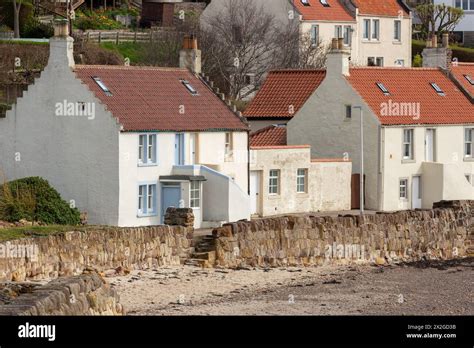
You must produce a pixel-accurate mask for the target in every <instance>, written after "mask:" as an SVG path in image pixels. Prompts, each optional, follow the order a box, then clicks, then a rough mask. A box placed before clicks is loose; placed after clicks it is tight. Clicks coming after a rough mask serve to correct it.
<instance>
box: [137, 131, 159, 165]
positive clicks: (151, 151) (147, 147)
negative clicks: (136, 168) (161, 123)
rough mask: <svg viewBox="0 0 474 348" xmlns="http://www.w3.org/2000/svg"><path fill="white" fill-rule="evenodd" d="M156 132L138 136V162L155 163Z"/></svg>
mask: <svg viewBox="0 0 474 348" xmlns="http://www.w3.org/2000/svg"><path fill="white" fill-rule="evenodd" d="M156 145H157V138H156V134H140V135H139V136H138V163H139V164H156V157H157V156H156V153H157V152H156V151H157V146H156Z"/></svg>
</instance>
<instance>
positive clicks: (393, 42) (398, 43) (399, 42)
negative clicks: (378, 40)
mask: <svg viewBox="0 0 474 348" xmlns="http://www.w3.org/2000/svg"><path fill="white" fill-rule="evenodd" d="M392 44H394V45H401V44H402V42H401V41H396V40H395V41H392Z"/></svg>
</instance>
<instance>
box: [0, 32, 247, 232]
mask: <svg viewBox="0 0 474 348" xmlns="http://www.w3.org/2000/svg"><path fill="white" fill-rule="evenodd" d="M55 29H56V35H55V37H53V38H51V40H50V58H49V62H48V65H47V67H46V68H45V70H44V71H43V72H42V74H41V77H39V78H38V79H36V80H35V82H34V84H33V85H31V86H29V88H28V90H27V91H26V92H25V93H24V95H23V97H22V98H19V99H18V100H17V103H16V105H14V106H13V108H12V110H10V111H8V112H7V114H6V118H3V119H0V170H2V171H3V172H4V174H5V176H6V177H7V179H8V180H13V179H17V178H21V177H26V176H41V177H43V178H45V179H47V180H48V181H49V182H50V183H51V184H52V185H53V186H54V187H55V188H56V189H57V190H58V191H59V192H60V194H61V195H62V197H63V198H64V199H65V200H67V201H71V202H72V203H73V204H74V205H75V206H76V207H77V208H78V209H79V210H81V211H84V212H87V214H88V219H89V223H92V224H108V225H118V226H146V225H157V224H161V223H162V222H163V217H164V212H165V211H166V208H167V207H170V206H174V207H191V208H193V211H194V214H195V227H202V226H209V225H218V224H220V223H222V222H227V221H235V220H239V219H248V218H249V217H250V208H249V195H248V127H247V125H246V124H245V123H244V121H243V120H242V119H241V118H240V117H238V116H237V115H236V114H234V113H233V112H232V111H231V110H230V109H229V108H228V107H227V106H226V105H225V103H224V102H223V101H222V100H221V99H220V98H219V97H217V96H216V95H215V94H214V93H213V92H212V90H211V89H210V88H209V87H208V86H207V85H206V83H205V82H204V81H203V80H202V79H200V78H199V76H198V75H197V74H194V73H192V72H190V71H189V70H188V69H183V68H155V67H130V66H80V65H77V66H76V65H75V64H74V61H73V57H72V43H73V39H72V38H70V37H68V36H67V34H64V33H65V32H66V31H65V28H64V27H61V26H60V25H57V27H56V28H55ZM198 53H199V52H195V50H192V49H188V50H184V51H183V52H182V54H181V58H182V59H181V62H187V61H190V60H187V59H185V58H186V57H187V56H189V57H198V56H199V54H198ZM191 61H194V62H196V61H195V60H191ZM192 69H193V71H195V72H198V71H196V70H197V69H198V64H195V65H194V66H193V67H192Z"/></svg>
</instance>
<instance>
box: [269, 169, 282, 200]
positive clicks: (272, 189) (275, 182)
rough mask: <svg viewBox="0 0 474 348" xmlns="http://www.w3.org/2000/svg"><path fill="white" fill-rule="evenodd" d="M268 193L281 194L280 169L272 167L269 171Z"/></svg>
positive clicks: (272, 194)
mask: <svg viewBox="0 0 474 348" xmlns="http://www.w3.org/2000/svg"><path fill="white" fill-rule="evenodd" d="M268 194H269V195H271V196H275V195H279V194H280V170H279V169H270V171H269V172H268Z"/></svg>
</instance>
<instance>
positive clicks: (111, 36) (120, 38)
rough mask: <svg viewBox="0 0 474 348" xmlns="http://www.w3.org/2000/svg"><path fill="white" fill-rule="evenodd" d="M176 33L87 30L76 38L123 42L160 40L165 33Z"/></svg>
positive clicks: (89, 40) (166, 31)
mask: <svg viewBox="0 0 474 348" xmlns="http://www.w3.org/2000/svg"><path fill="white" fill-rule="evenodd" d="M173 33H174V34H176V32H174V31H171V30H160V31H153V30H150V31H146V32H137V31H87V32H83V33H75V38H76V39H79V40H82V41H85V42H93V43H102V42H113V43H115V44H119V43H121V42H153V41H155V40H159V39H160V38H162V37H163V35H167V34H173Z"/></svg>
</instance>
